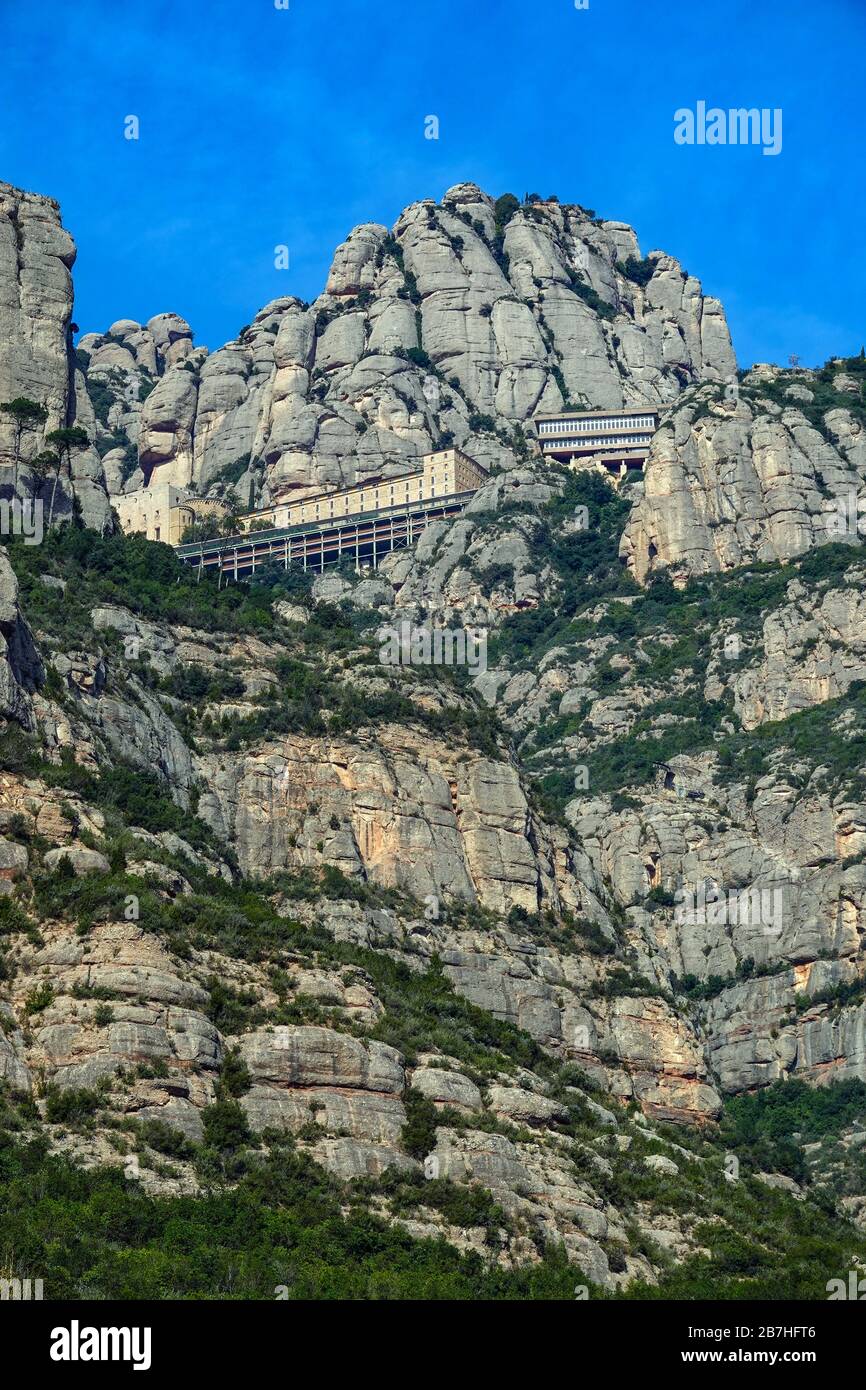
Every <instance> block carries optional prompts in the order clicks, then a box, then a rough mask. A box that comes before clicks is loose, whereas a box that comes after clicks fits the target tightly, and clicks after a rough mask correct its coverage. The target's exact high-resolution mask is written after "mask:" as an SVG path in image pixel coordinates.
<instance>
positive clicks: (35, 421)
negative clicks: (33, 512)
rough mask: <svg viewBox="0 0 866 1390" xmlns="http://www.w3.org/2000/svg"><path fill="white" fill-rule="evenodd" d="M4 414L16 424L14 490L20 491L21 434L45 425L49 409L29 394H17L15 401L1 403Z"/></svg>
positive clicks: (0, 408) (0, 406)
mask: <svg viewBox="0 0 866 1390" xmlns="http://www.w3.org/2000/svg"><path fill="white" fill-rule="evenodd" d="M0 410H2V412H3V414H4V415H9V416H10V417H11V418H12V420H13V422H14V425H15V481H14V487H13V492H14V493H16V494H17V492H18V469H19V466H20V463H21V436H22V435H23V434H24V431H25V430H35V429H38V427H39V426H40V425H44V424H45V421H46V420H47V419H48V410H47V409H46V407H45V406H44V405H40V404H39V403H38V401H31V400H30V399H29V397H27V396H16V397H15V399H14V400H13V401H4V402H3V404H2V405H0Z"/></svg>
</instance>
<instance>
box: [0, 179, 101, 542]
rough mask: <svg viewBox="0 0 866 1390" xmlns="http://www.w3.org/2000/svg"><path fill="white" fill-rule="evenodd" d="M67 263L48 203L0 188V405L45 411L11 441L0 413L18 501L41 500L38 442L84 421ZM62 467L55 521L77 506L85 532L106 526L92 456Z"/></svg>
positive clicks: (8, 423)
mask: <svg viewBox="0 0 866 1390" xmlns="http://www.w3.org/2000/svg"><path fill="white" fill-rule="evenodd" d="M75 256H76V250H75V244H74V242H73V240H72V237H71V236H70V235H69V233H68V232H67V231H66V230H65V229H64V227H63V226H62V224H61V220H60V208H59V206H58V204H57V203H56V202H55V201H54V199H53V198H43V197H41V196H40V195H38V194H35V193H25V192H24V191H23V190H22V189H20V188H13V187H12V185H11V184H8V183H2V182H0V400H2V401H13V400H15V399H16V398H17V397H21V396H23V397H25V398H27V399H28V400H32V401H35V402H36V403H37V404H38V405H41V406H44V408H45V410H46V411H47V418H46V420H45V421H44V423H42V422H40V423H37V424H35V425H34V426H33V427H32V428H27V429H25V430H24V431H23V433H22V434H21V438H20V440H18V441H16V428H15V424H14V421H13V420H12V419H11V418H10V417H9V416H8V415H5V414H3V413H2V412H0V463H2V464H4V465H5V470H4V471H5V473H6V477H5V478H4V483H5V484H6V487H7V488H8V490H9V493H10V494H11V491H12V489H13V488H14V486H15V480H16V477H17V481H18V490H19V494H20V495H21V496H25V497H40V496H43V494H44V500H46V502H47V496H48V493H49V491H50V490H51V483H50V482H46V481H44V479H43V478H42V475H41V474H37V473H34V471H33V470H32V469H31V468H30V466H29V464H30V461H31V460H32V459H34V458H35V457H36V455H37V454H39V452H40V451H41V450H43V449H44V447H45V436H46V434H48V433H50V432H51V431H52V430H56V429H60V428H63V427H64V426H66V425H71V424H75V423H77V422H78V423H80V421H79V420H78V416H79V412H80V411H81V409H82V408H83V409H84V413H85V417H86V414H87V409H88V407H87V403H86V402H87V398H86V392H85V390H84V379H83V377H82V376H81V374H80V373H78V372H76V370H75V367H74V363H73V360H72V356H71V350H70V341H71V336H70V335H71V331H72V330H71V316H72V276H71V274H70V271H71V269H72V266H73V264H74V263H75ZM90 437H91V440H92V439H93V435H92V434H91V436H90ZM16 453H17V458H16ZM62 464H63V467H62V472H61V477H60V484H59V492H58V495H57V497H56V498H55V515H56V516H57V517H58V519H63V518H64V517H68V516H69V515H71V512H72V504H73V498H77V499H78V502H79V504H80V507H81V513H82V517H83V519H84V520H85V522H86V523H87V525H89V526H94V527H102V526H105V525H107V524H109V507H108V499H107V496H106V489H105V484H104V478H103V471H102V466H101V464H100V460H99V455H98V454H97V452H96V450H95V449H94V448H93V447H89V448H86V449H74V450H72V451H71V452H70V455H69V459H68V460H66V459H65V458H64V459H63V460H62Z"/></svg>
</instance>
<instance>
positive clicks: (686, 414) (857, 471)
mask: <svg viewBox="0 0 866 1390" xmlns="http://www.w3.org/2000/svg"><path fill="white" fill-rule="evenodd" d="M864 476H866V409H864V397H863V388H862V379H861V378H860V377H859V376H852V374H851V373H850V371H846V370H845V368H844V365H843V364H842V363H841V362H840V363H839V365H838V367H837V368H836V369H833V368H827V369H824V370H823V371H822V372H820V373H815V372H809V371H780V370H779V369H778V368H756V369H753V370H752V371H751V372H749V373H747V374H746V376H745V378H744V380H743V381H742V383H741V384H740V385H739V386H738V387H730V388H728V389H727V390H718V389H717V390H712V389H707V390H697V391H695V392H689V393H688V396H687V398H685V399H683V400H682V401H681V402H679V403H677V405H676V406H675V408H674V409H673V410H672V411H671V412H670V414H669V415H668V416H667V417H666V419H665V420H664V421H663V423H662V426H661V428H660V429H659V430H658V432H657V433H656V435H655V437H654V439H653V442H652V449H651V452H650V457H649V459H648V461H647V467H646V486H645V490H644V494H643V497H642V498H641V499H640V501H639V502H638V503H637V505H636V506H635V508H634V510H633V512H632V515H631V517H630V518H629V521H628V524H627V526H626V529H625V534H624V536H623V543H622V551H621V553H622V555H623V557H624V559H625V560H626V561H627V563H628V565H629V567H630V568H631V570H632V571H633V573H634V575H635V577H636V578H637V579H638V580H640V581H641V582H643V581H644V580H645V579H646V577H647V576H648V575H649V574H651V573H652V572H653V571H658V570H660V569H661V568H662V567H665V568H667V569H669V570H670V571H673V572H674V573H675V574H677V575H678V576H679V577H681V578H682V577H686V576H689V575H695V574H706V573H714V572H718V571H724V570H730V569H733V568H735V567H736V566H738V565H744V564H747V563H748V562H749V561H752V560H758V561H774V560H783V561H785V560H790V559H792V558H794V557H795V556H798V555H802V554H803V553H804V551H806V550H808V549H810V548H811V547H812V546H815V545H821V544H825V543H826V542H827V541H832V540H838V539H857V534H858V533H857V510H856V500H857V495H858V490H859V489H860V488H862V485H863V479H864ZM852 497H853V498H854V504H853V513H854V515H853V525H847V526H845V523H844V520H843V523H842V524H841V525H840V524H839V521H838V520H837V518H839V517H840V516H841V517H842V518H843V519H844V518H845V517H847V516H848V513H849V511H850V509H851V498H852ZM840 507H841V511H840ZM843 527H844V529H843ZM846 531H847V535H846V534H845V532H846Z"/></svg>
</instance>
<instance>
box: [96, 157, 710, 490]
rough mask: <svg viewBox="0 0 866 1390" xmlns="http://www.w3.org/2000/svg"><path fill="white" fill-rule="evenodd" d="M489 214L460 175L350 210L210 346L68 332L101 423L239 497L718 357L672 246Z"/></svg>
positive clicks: (483, 432) (617, 391)
mask: <svg viewBox="0 0 866 1390" xmlns="http://www.w3.org/2000/svg"><path fill="white" fill-rule="evenodd" d="M509 213H510V210H508V211H506V210H505V209H503V208H502V206H501V204H495V203H494V202H493V200H492V199H491V198H489V197H488V196H487V195H486V194H484V193H482V192H481V190H480V189H479V188H477V187H476V186H475V185H474V184H460V185H458V186H457V187H455V188H452V189H449V190H448V192H447V193H446V194H445V197H444V198H443V200H442V202H441V203H440V204H437V203H435V202H433V201H432V200H430V201H426V202H422V203H415V204H412V205H411V206H410V207H408V208H407V209H406V210H405V212H403V213H402V214H401V216H400V217H399V218H398V220H397V222H396V223H395V225H394V227H393V228H392V229H391V230H390V231H389V230H388V228H386V227H383V226H379V225H377V224H373V223H371V224H367V225H365V226H361V227H356V228H355V230H354V231H353V232H352V233H351V235H350V236H349V238H348V239H347V241H345V242H344V243H343V245H342V246H340V247H338V248H337V251H336V253H335V256H334V261H333V264H332V267H331V270H330V273H329V275H328V280H327V284H326V287H325V291H324V293H323V294H321V295H320V296H319V297H318V298H317V299H316V300H315V301H314V302H313V303H312V304H309V305H308V304H304V303H302V302H301V301H300V300H298V299H294V298H291V297H286V298H283V299H278V300H275V301H274V302H273V303H272V304H269V305H267V306H266V307H265V308H264V309H262V310H261V312H260V313H258V314H257V315H256V316H255V318H254V319H253V321H252V323H251V324H250V325H249V326H248V327H247V328H245V329H244V330H242V332H241V333H240V335H239V336H238V338H237V339H236V341H234V342H232V343H228V344H227V345H226V346H225V347H223V348H221V349H219V350H218V351H216V352H212V353H211V354H210V355H206V353H205V352H204V350H198V351H195V352H194V351H192V350H191V341H190V338H189V336H188V335H189V329H188V327H187V325H186V324H184V323H183V321H182V320H176V319H173V320H172V321H171V322H169V319H171V317H172V316H169V315H160V316H159V318H158V320H151V321H150V322H149V323H148V324H147V326H146V327H144V328H142V327H141V326H139V325H138V324H133V323H131V322H130V321H126V320H124V321H121V322H120V323H119V324H115V325H112V328H111V329H110V330H109V333H108V334H107V335H102V336H100V335H97V334H88V335H87V337H86V338H84V339H82V340H81V344H80V346H81V347H82V349H84V350H85V351H86V352H88V353H90V354H92V355H91V358H90V363H89V366H88V368H87V373H88V380H89V381H91V382H94V381H96V382H98V384H99V390H100V394H101V393H102V391H103V390H105V389H107V390H108V391H109V392H113V393H114V397H115V400H116V402H117V403H116V405H113V406H112V407H111V408H110V409H109V411H108V414H107V415H106V424H107V426H109V427H110V428H112V429H117V430H120V431H125V433H126V435H127V436H128V439H129V440H130V441H131V442H132V444H133V445H135V446H137V450H138V460H139V463H140V467H141V469H142V470H143V472H144V473H145V474H146V475H148V476H149V475H150V473H151V470H152V469H154V468H158V469H159V477H161V478H165V479H167V480H169V481H172V482H177V483H180V484H188V483H190V482H193V483H195V485H196V486H197V487H198V488H199V489H200V490H202V491H204V490H207V489H208V488H210V487H212V486H214V485H220V484H222V485H226V483H227V482H228V483H229V485H234V486H236V487H237V489H238V494H239V496H241V497H242V499H243V500H244V502H246V501H247V499H248V497H249V493H250V488H251V487H252V488H253V495H255V496H257V497H259V498H262V499H264V500H267V499H271V498H273V497H278V496H284V495H286V494H287V493H289V492H291V493H298V494H303V493H304V491H320V490H321V489H322V488H323V487H335V486H339V485H341V484H349V483H354V482H359V481H363V480H364V479H365V478H368V477H371V476H374V475H379V474H382V473H384V474H386V475H389V474H391V475H394V474H398V473H400V472H401V471H406V470H407V469H409V468H411V467H412V466H414V462H415V460H416V459H417V458H418V456H419V455H420V454H422V453H424V452H427V451H429V450H430V449H433V448H435V447H437V445H438V443H439V442H440V440H441V439H442V438H443V436H446V437H448V438H451V437H452V436H453V438H454V440H455V441H456V443H458V444H459V445H461V446H463V447H465V448H466V449H467V451H468V452H470V453H471V454H472V455H473V456H475V457H478V458H479V459H481V461H482V462H484V461H487V462H490V461H493V460H494V459H499V458H500V457H501V456H502V455H503V454H504V455H505V456H506V457H507V456H509V455H512V456H513V450H514V448H515V447H519V446H518V445H517V443H516V437H515V436H514V430H515V427H516V426H522V425H523V424H524V423H525V422H526V421H527V420H529V419H530V418H531V416H532V415H533V414H535V413H537V412H539V411H548V410H550V411H555V410H558V409H559V408H560V407H561V406H562V405H563V403H564V402H565V401H566V400H568V401H570V402H571V403H572V404H574V405H576V406H589V405H603V406H616V405H623V404H628V403H632V402H640V401H654V402H670V401H672V400H674V399H676V397H677V396H678V394H679V393H680V392H681V391H682V389H683V388H684V387H685V386H687V385H689V384H690V383H695V382H699V381H703V380H723V379H727V378H729V377H730V376H731V375H732V374H733V372H734V359H733V353H732V350H731V344H730V337H729V334H728V328H727V324H726V322H725V317H724V312H723V310H722V308H721V305H720V304H719V303H718V302H717V301H716V300H713V299H708V298H705V297H704V296H703V295H702V293H701V287H700V283H699V281H697V280H695V279H694V278H693V277H691V276H689V275H687V274H686V272H685V271H683V270H682V268H681V267H680V265H679V264H678V263H677V261H675V260H674V259H673V258H672V257H670V256H666V255H664V254H663V253H661V252H651V253H650V255H649V256H648V257H647V258H646V260H645V261H641V260H640V250H639V247H638V242H637V237H636V235H635V233H634V232H633V231H632V229H631V228H630V227H627V226H626V225H625V224H624V223H620V222H607V221H603V220H601V219H597V218H595V216H594V214H591V213H589V212H587V211H586V210H584V209H583V208H579V207H576V206H560V205H559V204H557V203H546V204H538V205H534V206H529V207H524V208H518V209H517V210H516V211H514V212H513V214H510V215H509ZM497 217H499V218H500V219H501V220H497ZM634 266H638V270H637V271H635V270H634V269H633V267H634ZM632 276H634V277H635V278H630V277H632ZM169 339H170V342H169ZM167 345H168V350H167V351H166V350H165V349H166V346H167ZM142 372H145V373H146V374H147V376H146V378H145V379H146V384H147V386H148V388H150V386H152V384H153V382H155V383H156V384H155V385H154V386H153V389H152V390H150V393H149V394H148V395H147V397H146V400H145V401H144V404H143V407H141V409H140V410H139V408H138V406H137V402H136V398H137V396H138V394H139V388H140V384H141V380H142V376H141V374H142ZM480 417H487V419H486V420H485V421H483V422H481V423H479V418H480ZM497 429H498V430H499V431H500V432H501V437H500V438H499V439H498V440H497V439H496V437H495V435H494V431H495V430H497ZM109 457H111V458H113V456H109ZM109 485H110V487H111V488H112V490H117V487H118V486H119V485H120V484H119V480H118V478H117V476H116V475H114V474H111V476H110V477H109ZM136 485H140V475H139V474H134V475H131V476H130V475H127V479H126V482H125V486H127V487H131V486H136Z"/></svg>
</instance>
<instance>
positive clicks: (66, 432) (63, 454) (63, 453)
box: [45, 425, 90, 530]
mask: <svg viewBox="0 0 866 1390" xmlns="http://www.w3.org/2000/svg"><path fill="white" fill-rule="evenodd" d="M45 442H46V443H47V444H53V445H54V447H55V448H56V450H57V467H56V469H55V472H54V486H53V488H52V489H51V503H50V505H49V508H48V528H49V530H50V529H51V520H52V518H53V516H54V499H55V497H56V495H57V484H58V482H59V480H60V467H61V463H62V462H63V460H64V459H65V460H66V466H67V468H68V467H69V455H70V454H71V452H72V450H73V449H86V448H87V446H88V444H89V443H90V439H89V438H88V434H87V431H86V430H83V429H82V428H81V426H80V425H68V426H66V427H65V428H64V429H60V430H52V431H51V433H50V434H49V435H47V436H46V441H45Z"/></svg>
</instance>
